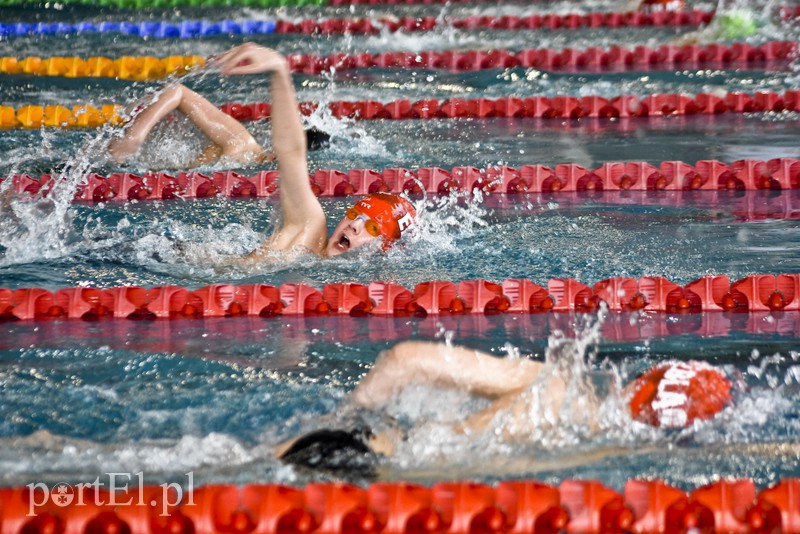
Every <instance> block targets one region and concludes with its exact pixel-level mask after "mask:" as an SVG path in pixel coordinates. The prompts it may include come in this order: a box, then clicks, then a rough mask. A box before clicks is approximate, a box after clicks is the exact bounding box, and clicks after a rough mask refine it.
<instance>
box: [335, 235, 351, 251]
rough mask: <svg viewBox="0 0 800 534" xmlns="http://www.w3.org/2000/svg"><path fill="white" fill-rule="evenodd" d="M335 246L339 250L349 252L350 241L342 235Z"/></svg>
mask: <svg viewBox="0 0 800 534" xmlns="http://www.w3.org/2000/svg"><path fill="white" fill-rule="evenodd" d="M336 246H337V247H339V250H349V249H350V239H349V238H348V237H347V236H346V235H342V237H340V238H339V242H338V243H336Z"/></svg>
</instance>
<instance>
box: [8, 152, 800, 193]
mask: <svg viewBox="0 0 800 534" xmlns="http://www.w3.org/2000/svg"><path fill="white" fill-rule="evenodd" d="M10 180H11V187H13V189H14V191H15V192H17V193H20V194H22V193H28V194H42V195H46V194H47V193H48V192H49V191H50V189H51V188H52V187H53V186H54V185H55V179H54V178H53V177H52V176H51V175H49V174H45V175H42V176H41V177H40V178H38V179H37V178H34V177H32V176H30V175H27V174H18V175H14V176H12V177H11V178H10ZM309 180H310V182H311V188H312V190H313V191H314V193H315V194H316V195H317V196H321V197H331V196H332V197H345V196H361V195H366V194H370V193H377V192H384V193H395V194H400V193H405V194H409V195H420V194H429V195H444V194H450V193H453V192H472V191H475V190H476V189H477V190H480V191H481V192H483V193H484V194H519V193H569V192H602V191H745V190H770V191H782V190H791V189H800V160H798V159H792V158H780V159H772V160H769V161H761V160H752V159H745V160H738V161H734V162H733V163H731V164H726V163H722V162H720V161H716V160H702V161H698V162H697V163H695V165H690V164H688V163H684V162H682V161H664V162H662V163H661V164H660V165H659V166H658V167H656V166H655V165H651V164H649V163H645V162H627V163H623V162H615V163H604V164H603V165H601V166H600V167H598V168H596V169H587V168H586V167H582V166H580V165H576V164H574V163H562V164H558V165H556V166H555V167H554V168H550V167H546V166H544V165H535V164H532V165H523V166H522V167H520V168H519V169H517V168H513V167H508V166H492V167H489V168H487V169H479V168H476V167H468V166H463V167H453V168H452V169H451V170H449V171H448V170H445V169H442V168H439V167H423V168H420V169H418V170H416V171H412V170H409V169H404V168H387V169H384V170H383V171H380V172H379V171H376V170H372V169H352V170H350V171H348V172H342V171H338V170H331V169H325V170H317V171H315V172H314V174H313V175H311V176H310V177H309ZM277 190H278V171H260V172H258V173H257V174H255V175H254V176H250V177H248V176H243V175H241V174H238V173H236V172H233V171H218V172H215V173H214V174H213V175H211V176H207V175H205V174H202V173H200V172H195V171H191V172H181V173H178V174H177V175H176V176H172V175H170V174H167V173H164V172H159V173H148V174H145V175H144V176H137V175H135V174H131V173H113V174H110V175H109V176H108V177H105V176H101V175H99V174H96V173H91V174H89V175H88V176H87V177H86V179H85V180H84V181H83V182H82V183H81V184H80V185H79V186H78V189H77V191H76V193H75V197H74V198H75V200H76V201H84V202H105V201H109V200H117V201H128V200H167V199H174V198H178V197H182V198H209V197H217V196H222V197H233V198H248V197H269V196H271V195H273V194H276V192H277Z"/></svg>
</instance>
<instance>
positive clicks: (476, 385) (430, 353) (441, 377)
mask: <svg viewBox="0 0 800 534" xmlns="http://www.w3.org/2000/svg"><path fill="white" fill-rule="evenodd" d="M541 369H542V364H541V363H538V362H534V361H532V360H528V359H526V358H498V357H496V356H492V355H490V354H486V353H483V352H480V351H477V350H473V349H468V348H465V347H456V346H450V345H446V344H444V343H433V342H423V341H406V342H403V343H400V344H398V345H395V346H394V347H392V348H391V349H388V350H386V351H384V352H383V353H382V354H381V355H380V356H379V357H378V360H377V361H376V362H375V366H374V367H373V368H372V369H371V370H370V372H369V373H367V375H366V376H365V377H364V379H363V380H361V382H360V383H359V385H358V387H356V389H355V390H354V391H353V393H352V397H351V400H352V402H353V403H354V404H356V405H357V406H359V407H364V408H369V409H375V408H380V407H381V406H384V405H386V404H387V403H388V402H389V401H390V400H391V399H392V397H394V396H396V395H397V394H399V393H400V392H401V391H402V390H403V389H405V388H406V387H409V386H413V385H427V386H432V387H438V388H449V389H459V390H462V391H465V392H467V393H470V394H472V395H478V396H481V397H486V398H489V399H493V400H499V399H501V398H503V397H513V396H516V395H518V394H519V393H520V392H521V391H523V390H525V389H526V388H528V387H529V386H530V385H531V384H532V383H533V382H534V380H536V377H537V376H538V375H539V372H540V371H541Z"/></svg>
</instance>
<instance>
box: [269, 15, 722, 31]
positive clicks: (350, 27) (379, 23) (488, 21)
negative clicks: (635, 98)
mask: <svg viewBox="0 0 800 534" xmlns="http://www.w3.org/2000/svg"><path fill="white" fill-rule="evenodd" d="M713 18H714V11H700V10H691V11H657V12H654V13H645V12H642V11H631V12H626V13H617V12H610V13H598V12H594V13H586V14H577V13H570V14H564V15H557V14H546V15H527V16H515V15H505V16H500V17H496V16H491V15H483V16H480V15H474V16H470V17H464V18H452V17H449V18H445V20H444V22H441V21H439V20H438V19H437V18H436V17H401V18H396V17H383V18H378V19H376V20H373V19H368V18H359V19H348V18H340V19H323V20H315V19H305V20H301V21H299V22H291V21H288V20H278V21H276V23H275V32H274V33H302V34H309V35H310V34H323V35H330V34H337V33H378V32H380V30H381V29H382V28H385V29H386V30H388V31H390V32H397V31H405V32H416V31H430V30H433V29H434V28H437V27H439V26H453V27H455V28H459V29H465V30H473V29H477V28H487V29H494V30H536V29H540V28H548V29H551V30H557V29H570V30H572V29H579V28H602V27H605V28H623V27H638V26H699V25H701V24H708V23H709V22H711V19H713Z"/></svg>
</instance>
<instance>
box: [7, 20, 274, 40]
mask: <svg viewBox="0 0 800 534" xmlns="http://www.w3.org/2000/svg"><path fill="white" fill-rule="evenodd" d="M275 27H276V23H275V21H274V20H243V21H235V20H222V21H206V20H185V21H182V22H177V23H172V22H153V21H142V22H99V23H92V22H79V23H77V24H65V23H63V22H53V23H46V22H38V23H35V24H29V23H25V22H16V23H0V36H23V35H59V34H62V35H63V34H72V33H109V32H116V33H122V34H126V35H136V36H139V37H159V38H176V39H190V38H194V37H209V36H213V35H263V34H269V33H273V32H274V31H275Z"/></svg>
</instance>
